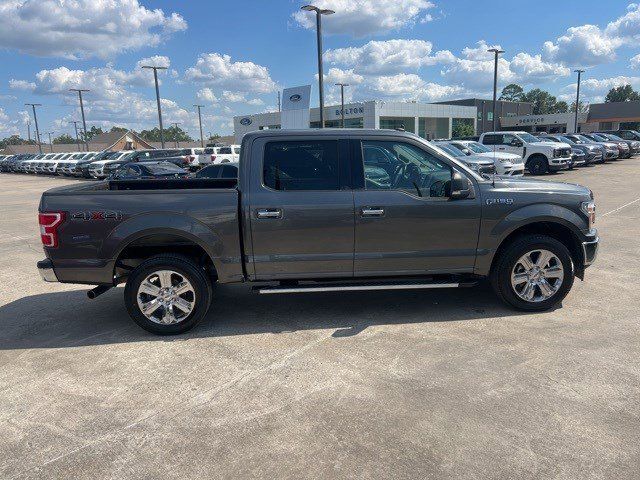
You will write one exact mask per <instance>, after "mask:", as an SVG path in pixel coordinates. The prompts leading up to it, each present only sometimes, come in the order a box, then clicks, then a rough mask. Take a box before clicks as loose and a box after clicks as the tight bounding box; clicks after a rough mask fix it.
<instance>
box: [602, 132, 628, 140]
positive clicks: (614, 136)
mask: <svg viewBox="0 0 640 480" xmlns="http://www.w3.org/2000/svg"><path fill="white" fill-rule="evenodd" d="M602 136H605V135H602ZM606 138H608V139H609V140H615V141H616V142H624V140H623V139H622V138H620V137H619V136H617V135H613V134H611V133H609V134H607V135H606Z"/></svg>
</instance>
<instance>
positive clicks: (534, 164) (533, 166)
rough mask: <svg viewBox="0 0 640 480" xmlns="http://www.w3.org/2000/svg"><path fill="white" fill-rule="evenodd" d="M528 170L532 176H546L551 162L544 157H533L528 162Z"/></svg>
mask: <svg viewBox="0 0 640 480" xmlns="http://www.w3.org/2000/svg"><path fill="white" fill-rule="evenodd" d="M527 170H529V173H531V175H544V174H545V173H548V172H549V161H548V160H547V158H546V157H545V156H544V155H532V156H531V158H530V159H529V160H528V161H527Z"/></svg>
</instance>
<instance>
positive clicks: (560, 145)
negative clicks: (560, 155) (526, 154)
mask: <svg viewBox="0 0 640 480" xmlns="http://www.w3.org/2000/svg"><path fill="white" fill-rule="evenodd" d="M531 145H533V146H536V147H549V148H571V145H569V144H568V143H561V142H536V143H532V144H531Z"/></svg>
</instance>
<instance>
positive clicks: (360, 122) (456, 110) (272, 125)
mask: <svg viewBox="0 0 640 480" xmlns="http://www.w3.org/2000/svg"><path fill="white" fill-rule="evenodd" d="M476 112H477V109H476V107H475V106H467V105H447V104H435V103H418V102H387V101H380V100H372V101H368V102H358V103H349V104H345V106H344V116H345V127H347V128H376V129H377V128H385V129H397V128H403V129H405V130H406V131H408V132H412V133H416V134H418V135H419V136H421V137H423V138H426V139H434V138H449V137H451V133H452V131H453V128H454V127H455V126H456V125H457V124H459V123H464V124H467V125H469V126H472V127H473V129H474V131H475V129H476V118H477V114H476ZM307 118H308V120H307ZM307 118H305V116H303V115H301V116H300V119H299V120H298V122H297V124H295V125H293V126H291V128H319V127H320V109H319V108H311V109H309V115H308V117H307ZM324 118H325V127H327V128H337V127H341V126H342V111H341V107H340V105H333V106H326V107H325V108H324ZM233 124H234V132H235V136H236V141H237V142H240V141H241V140H242V137H243V136H244V134H245V133H248V132H253V131H256V130H269V129H279V128H282V113H281V112H267V113H258V114H254V115H243V116H237V117H234V118H233Z"/></svg>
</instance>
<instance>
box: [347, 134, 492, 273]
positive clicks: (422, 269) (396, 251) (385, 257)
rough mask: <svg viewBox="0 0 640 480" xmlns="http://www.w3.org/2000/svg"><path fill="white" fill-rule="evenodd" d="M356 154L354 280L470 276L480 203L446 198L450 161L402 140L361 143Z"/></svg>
mask: <svg viewBox="0 0 640 480" xmlns="http://www.w3.org/2000/svg"><path fill="white" fill-rule="evenodd" d="M353 152H354V155H353V156H354V167H353V172H354V184H356V186H357V187H359V188H356V189H355V190H354V203H355V214H356V234H355V259H354V272H355V276H394V275H422V274H434V273H451V272H460V273H462V272H472V271H473V267H474V264H475V258H476V248H477V242H478V232H479V227H480V199H479V198H478V197H476V198H468V199H463V200H451V199H450V198H449V193H450V187H451V176H452V173H453V166H452V164H451V163H449V162H448V161H445V160H443V159H442V158H440V156H439V155H437V154H436V153H435V152H432V151H430V150H429V149H427V147H426V146H424V145H423V144H422V143H420V142H418V141H415V140H412V139H408V138H406V137H402V138H397V139H394V138H391V137H378V138H377V139H376V138H371V139H369V138H365V139H363V140H362V141H359V140H358V141H356V145H355V146H354V149H353ZM358 170H359V172H358ZM465 175H466V176H468V174H467V173H465ZM358 178H364V184H361V185H357V182H358V180H357V179H358Z"/></svg>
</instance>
